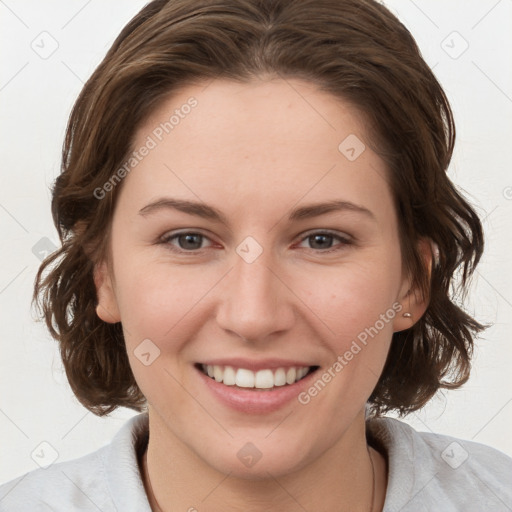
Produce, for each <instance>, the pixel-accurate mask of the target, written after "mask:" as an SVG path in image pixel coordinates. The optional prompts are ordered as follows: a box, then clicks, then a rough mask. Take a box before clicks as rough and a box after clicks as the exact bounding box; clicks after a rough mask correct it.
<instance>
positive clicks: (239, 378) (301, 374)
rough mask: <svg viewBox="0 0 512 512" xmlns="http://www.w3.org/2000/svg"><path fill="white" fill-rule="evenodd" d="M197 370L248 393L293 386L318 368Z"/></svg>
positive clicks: (208, 367) (219, 367) (211, 367)
mask: <svg viewBox="0 0 512 512" xmlns="http://www.w3.org/2000/svg"><path fill="white" fill-rule="evenodd" d="M195 366H196V368H197V369H198V370H199V371H200V372H201V373H203V374H204V375H206V376H207V377H209V378H210V379H212V380H214V381H216V382H218V383H219V384H224V385H225V386H229V387H231V388H234V389H241V390H242V389H243V390H246V391H267V392H268V391H274V390H277V389H282V388H286V387H288V386H291V385H293V384H295V383H297V382H299V381H301V380H302V379H305V378H306V377H308V376H309V375H311V374H312V373H313V372H315V371H316V370H317V369H318V368H319V367H318V366H287V367H278V368H262V369H260V370H257V371H252V370H249V369H248V368H237V367H234V366H229V365H210V364H201V363H197V364H196V365H195Z"/></svg>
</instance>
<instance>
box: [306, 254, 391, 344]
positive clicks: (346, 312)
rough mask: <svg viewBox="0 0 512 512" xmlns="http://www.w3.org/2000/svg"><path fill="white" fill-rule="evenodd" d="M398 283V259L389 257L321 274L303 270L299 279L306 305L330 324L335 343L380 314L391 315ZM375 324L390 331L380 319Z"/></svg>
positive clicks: (368, 326) (352, 335)
mask: <svg viewBox="0 0 512 512" xmlns="http://www.w3.org/2000/svg"><path fill="white" fill-rule="evenodd" d="M399 286H400V270H399V262H398V263H397V262H396V260H393V259H392V258H385V261H383V259H382V258H378V259H377V258H376V259H375V260H374V261H373V262H372V261H371V260H369V261H368V260H367V261H365V262H362V263H360V264H353V263H352V264H347V265H345V266H340V267H338V268H337V269H328V270H327V271H324V273H323V274H320V273H316V274H315V273H311V274H307V273H305V276H304V277H303V278H302V280H301V288H302V290H303V292H304V296H305V297H307V301H305V302H306V304H307V305H308V306H309V307H310V308H311V310H312V311H313V312H314V313H315V314H316V315H317V317H318V318H319V319H320V320H321V321H322V322H323V323H325V325H326V326H328V327H329V330H330V334H331V335H332V336H333V337H335V339H336V340H338V341H337V343H341V341H339V340H343V343H346V342H347V340H348V341H349V340H351V339H354V338H356V337H357V336H358V334H359V333H360V332H363V331H364V330H365V329H366V328H370V327H371V326H374V324H375V323H376V322H377V321H378V320H380V319H381V315H385V316H387V317H393V316H394V314H395V310H394V309H393V308H392V306H393V304H395V303H396V300H397V291H398V289H399ZM396 307H397V306H395V309H396ZM390 309H391V311H389V310H390ZM386 313H387V314H386ZM388 323H390V322H388ZM377 327H380V329H379V330H383V331H385V332H386V333H389V332H390V329H389V328H387V327H388V324H387V323H386V326H385V327H382V325H381V322H379V323H378V325H377ZM389 327H390V328H391V326H389ZM340 348H343V346H341V347H340Z"/></svg>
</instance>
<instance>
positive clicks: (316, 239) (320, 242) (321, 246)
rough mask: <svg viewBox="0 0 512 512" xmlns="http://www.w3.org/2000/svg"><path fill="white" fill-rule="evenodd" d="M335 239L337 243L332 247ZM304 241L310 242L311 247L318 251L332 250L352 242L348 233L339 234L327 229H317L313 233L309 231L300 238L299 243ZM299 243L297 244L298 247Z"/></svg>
mask: <svg viewBox="0 0 512 512" xmlns="http://www.w3.org/2000/svg"><path fill="white" fill-rule="evenodd" d="M335 241H338V242H339V243H338V244H337V245H335V246H334V248H333V243H334V242H335ZM304 242H306V243H308V244H310V248H311V249H313V250H316V251H320V252H334V251H338V250H341V249H343V248H344V247H346V246H347V245H350V244H352V240H351V239H350V237H349V236H348V235H340V234H335V233H330V232H328V231H317V232H314V233H309V234H308V235H306V236H305V237H304V238H303V239H302V242H301V244H303V243H304ZM301 244H299V247H300V246H301Z"/></svg>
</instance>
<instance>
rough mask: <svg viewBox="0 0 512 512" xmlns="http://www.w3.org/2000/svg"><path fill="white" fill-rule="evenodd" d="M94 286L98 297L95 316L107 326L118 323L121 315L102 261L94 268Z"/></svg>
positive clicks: (107, 270)
mask: <svg viewBox="0 0 512 512" xmlns="http://www.w3.org/2000/svg"><path fill="white" fill-rule="evenodd" d="M94 284H95V286H96V295H97V297H98V305H97V306H96V314H97V315H98V316H99V317H100V318H101V319H102V320H103V321H104V322H107V323H109V324H115V323H117V322H120V321H121V315H120V314H119V308H118V305H117V299H116V296H115V293H114V287H113V284H112V278H111V275H110V272H109V269H108V265H107V263H106V262H104V261H103V262H101V263H99V264H97V265H96V266H95V267H94Z"/></svg>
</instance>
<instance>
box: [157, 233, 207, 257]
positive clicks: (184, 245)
mask: <svg viewBox="0 0 512 512" xmlns="http://www.w3.org/2000/svg"><path fill="white" fill-rule="evenodd" d="M205 240H209V238H207V237H206V236H205V235H203V234H202V233H196V232H194V231H182V232H181V233H174V234H172V233H169V234H167V235H164V236H163V237H162V238H161V243H163V244H166V245H168V246H169V248H170V249H172V250H176V251H178V252H192V251H197V250H199V249H204V246H203V242H204V241H205Z"/></svg>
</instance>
